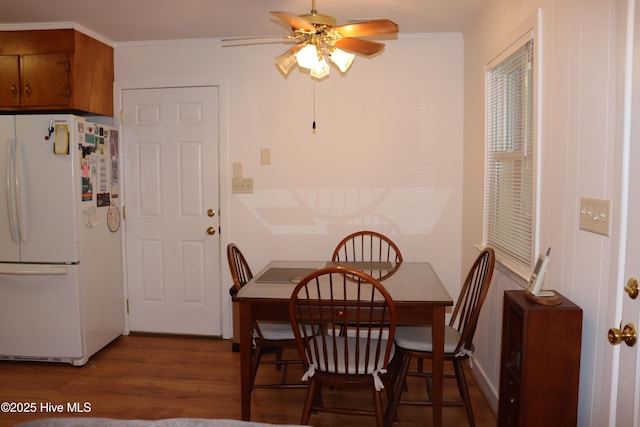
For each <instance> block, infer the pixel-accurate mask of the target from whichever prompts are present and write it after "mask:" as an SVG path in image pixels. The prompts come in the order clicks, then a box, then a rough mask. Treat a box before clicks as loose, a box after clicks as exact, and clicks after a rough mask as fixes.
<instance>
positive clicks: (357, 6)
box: [0, 0, 483, 43]
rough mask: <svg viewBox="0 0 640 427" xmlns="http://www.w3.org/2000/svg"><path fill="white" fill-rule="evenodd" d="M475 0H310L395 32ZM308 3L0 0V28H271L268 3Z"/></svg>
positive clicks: (460, 11) (466, 13)
mask: <svg viewBox="0 0 640 427" xmlns="http://www.w3.org/2000/svg"><path fill="white" fill-rule="evenodd" d="M482 3H483V0H317V7H316V9H317V10H318V12H319V13H322V14H326V15H331V16H333V17H335V18H336V19H337V22H338V25H342V24H346V23H349V22H350V21H351V20H362V19H377V18H389V19H391V20H392V21H394V22H395V23H397V24H398V26H399V28H400V32H401V33H431V32H460V31H462V30H463V29H464V27H465V25H466V23H467V22H468V21H469V19H470V18H471V17H472V16H473V15H474V13H475V12H476V11H477V9H478V8H479V6H480V5H481V4H482ZM310 10H311V0H107V1H105V0H2V12H1V13H0V30H1V29H23V28H24V29H30V28H34V24H38V25H35V28H42V27H43V26H42V25H39V24H43V23H46V24H52V23H56V26H55V28H59V27H61V26H62V27H63V24H69V23H75V24H78V25H80V26H81V27H83V28H85V29H87V30H90V31H91V32H93V33H95V34H97V35H99V36H101V37H102V38H104V39H106V40H107V41H110V42H113V43H122V42H132V41H150V40H172V39H198V38H224V37H241V36H273V35H283V34H287V33H288V28H287V27H286V24H283V23H281V22H280V21H279V20H278V19H276V18H275V17H274V16H272V15H270V14H269V11H280V12H288V13H291V14H294V15H302V14H305V13H308V12H309V11H310ZM6 24H11V25H6ZM17 24H25V25H24V26H23V25H17ZM45 27H46V25H45Z"/></svg>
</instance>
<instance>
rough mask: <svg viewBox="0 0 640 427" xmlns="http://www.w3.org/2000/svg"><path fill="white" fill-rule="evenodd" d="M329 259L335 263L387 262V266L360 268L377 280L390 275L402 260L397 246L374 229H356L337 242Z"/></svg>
mask: <svg viewBox="0 0 640 427" xmlns="http://www.w3.org/2000/svg"><path fill="white" fill-rule="evenodd" d="M331 260H332V261H333V262H335V263H350V262H351V263H358V262H371V263H380V264H383V263H384V264H388V265H390V269H389V268H381V267H378V268H375V267H369V268H364V269H363V268H360V269H361V270H363V271H365V272H366V273H367V274H369V275H370V276H372V277H373V278H375V279H378V280H384V279H386V278H387V277H389V276H391V275H392V274H393V273H395V271H396V270H397V269H398V267H399V266H400V263H401V262H402V254H401V253H400V249H398V246H396V244H395V243H394V242H393V241H392V240H391V239H390V238H388V237H387V236H385V235H383V234H380V233H377V232H375V231H368V230H364V231H358V232H355V233H353V234H350V235H348V236H347V237H345V238H344V239H342V240H341V241H340V243H338V246H336V249H335V250H334V251H333V255H332V257H331Z"/></svg>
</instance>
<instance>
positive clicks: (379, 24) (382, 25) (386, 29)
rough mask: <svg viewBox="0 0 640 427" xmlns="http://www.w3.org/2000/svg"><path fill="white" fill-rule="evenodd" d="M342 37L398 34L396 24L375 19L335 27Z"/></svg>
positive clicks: (386, 20) (387, 20)
mask: <svg viewBox="0 0 640 427" xmlns="http://www.w3.org/2000/svg"><path fill="white" fill-rule="evenodd" d="M334 30H336V31H338V32H339V33H340V34H341V35H342V36H343V37H365V36H375V35H378V34H393V33H397V32H398V24H396V23H395V22H393V21H391V20H389V19H375V20H373V21H367V22H358V23H355V24H347V25H340V26H338V27H335V28H334Z"/></svg>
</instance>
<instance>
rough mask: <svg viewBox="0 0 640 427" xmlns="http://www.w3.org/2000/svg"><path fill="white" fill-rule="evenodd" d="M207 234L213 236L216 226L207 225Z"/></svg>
mask: <svg viewBox="0 0 640 427" xmlns="http://www.w3.org/2000/svg"><path fill="white" fill-rule="evenodd" d="M207 234H208V235H209V236H213V235H214V234H216V228H215V227H209V228H207Z"/></svg>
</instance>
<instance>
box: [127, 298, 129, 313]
mask: <svg viewBox="0 0 640 427" xmlns="http://www.w3.org/2000/svg"><path fill="white" fill-rule="evenodd" d="M127 314H129V298H127Z"/></svg>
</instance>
